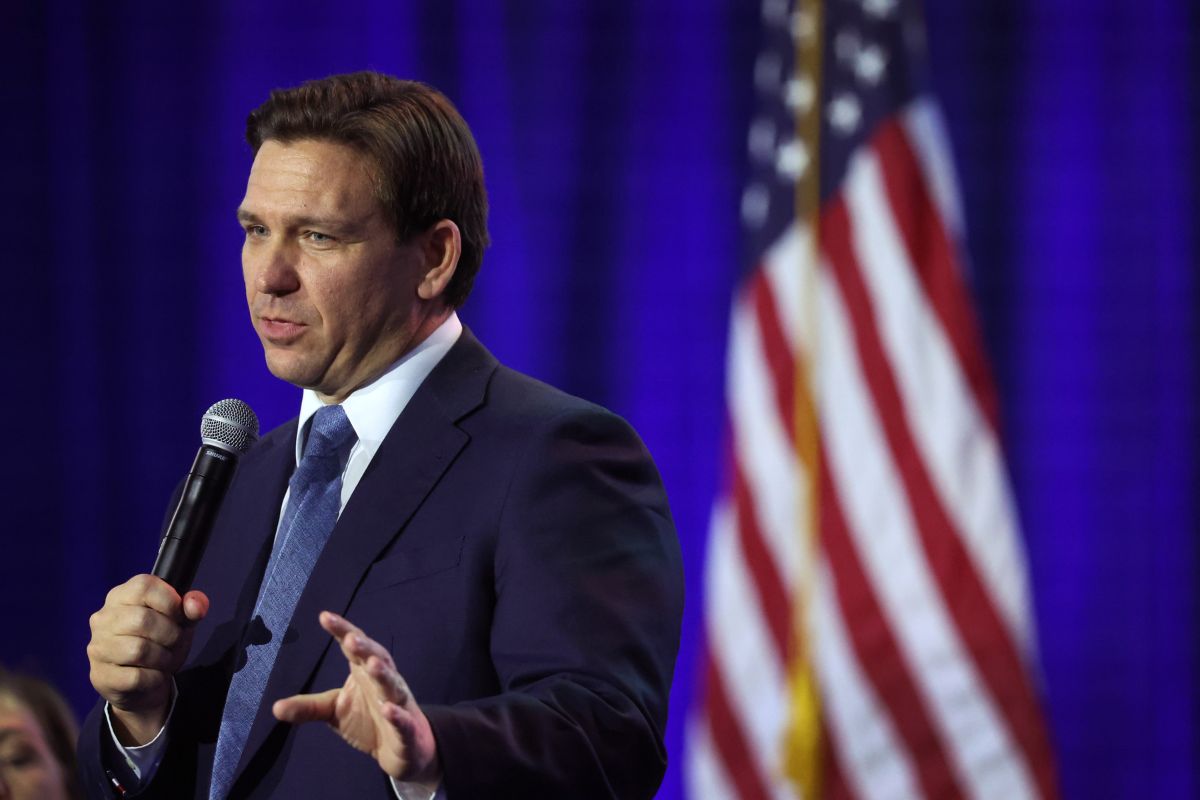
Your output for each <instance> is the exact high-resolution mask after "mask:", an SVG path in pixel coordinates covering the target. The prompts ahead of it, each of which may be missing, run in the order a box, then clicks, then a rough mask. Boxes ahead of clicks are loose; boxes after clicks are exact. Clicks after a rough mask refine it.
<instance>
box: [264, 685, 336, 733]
mask: <svg viewBox="0 0 1200 800" xmlns="http://www.w3.org/2000/svg"><path fill="white" fill-rule="evenodd" d="M339 692H341V689H330V690H328V691H325V692H321V693H320V694H297V695H292V696H291V697H285V698H284V699H282V700H276V701H275V705H273V706H271V713H273V714H274V715H275V719H277V720H280V721H281V722H290V723H292V724H293V725H298V724H299V723H301V722H318V721H323V722H330V721H332V720H333V714H334V711H333V709H334V705H335V704H336V703H337V698H338V693H339Z"/></svg>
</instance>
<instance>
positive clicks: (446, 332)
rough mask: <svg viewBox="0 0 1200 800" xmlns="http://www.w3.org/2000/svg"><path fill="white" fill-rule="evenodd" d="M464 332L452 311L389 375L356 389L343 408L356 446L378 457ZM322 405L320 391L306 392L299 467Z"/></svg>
mask: <svg viewBox="0 0 1200 800" xmlns="http://www.w3.org/2000/svg"><path fill="white" fill-rule="evenodd" d="M462 330H463V326H462V323H461V322H460V321H459V319H458V315H457V314H455V313H454V312H453V311H452V312H450V316H449V317H447V318H446V320H445V321H444V322H443V323H442V324H441V325H439V326H438V327H437V329H436V330H434V332H433V333H431V334H430V335H429V336H428V337H426V338H425V340H424V341H423V342H421V343H420V344H418V345H417V346H416V347H414V348H413V349H412V350H409V351H408V352H407V353H405V354H404V355H403V356H401V358H400V360H399V361H397V362H396V363H395V364H393V365H392V366H390V367H388V370H387V372H384V373H383V374H382V375H380V376H379V377H378V378H376V379H375V380H373V381H372V382H371V383H369V384H367V385H366V386H363V387H362V388H360V389H356V390H355V391H354V392H352V393H351V394H350V396H349V397H347V398H346V399H345V400H343V401H342V409H343V410H344V411H345V412H346V417H347V419H349V420H350V426H351V427H353V428H354V433H355V434H356V435H357V436H358V443H357V444H356V445H355V446H356V447H358V448H361V449H365V450H367V451H368V452H370V453H372V454H374V452H375V450H376V449H378V447H379V445H380V444H382V442H383V439H384V437H386V436H387V434H388V431H390V430H391V429H392V425H394V424H395V422H396V419H397V418H398V417H399V416H400V413H401V412H402V411H404V409H405V407H406V406H407V405H408V401H409V400H411V399H412V396H413V395H414V394H416V392H417V389H418V388H420V386H421V384H422V383H423V382H424V380H425V378H427V377H428V376H429V373H430V372H432V371H433V368H434V367H436V366H437V364H438V362H439V361H441V360H442V358H443V357H444V356H445V355H446V353H448V352H450V348H451V347H453V346H454V343H455V342H457V341H458V337H459V335H461V334H462ZM322 405H324V404H323V403H322V402H321V399H320V398H319V397H317V393H316V392H314V391H313V390H312V389H305V390H304V396H303V398H302V399H301V400H300V418H299V420H298V421H297V425H296V463H297V464H299V463H300V457H301V456H302V455H303V454H304V439H305V436H306V435H307V429H306V426H307V424H308V421H309V419H311V418H312V415H313V414H315V413H317V409H319V408H320V407H321V406H322Z"/></svg>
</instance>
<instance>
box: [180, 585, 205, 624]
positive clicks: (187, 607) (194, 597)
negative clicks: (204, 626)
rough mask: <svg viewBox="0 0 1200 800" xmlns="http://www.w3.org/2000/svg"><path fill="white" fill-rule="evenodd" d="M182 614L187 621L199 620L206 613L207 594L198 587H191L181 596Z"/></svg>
mask: <svg viewBox="0 0 1200 800" xmlns="http://www.w3.org/2000/svg"><path fill="white" fill-rule="evenodd" d="M183 615H184V617H186V618H187V621H188V622H192V623H195V622H199V621H200V620H202V619H204V617H205V616H207V615H208V595H206V594H205V593H204V592H202V591H200V590H199V589H192V590H191V591H190V592H188V593H187V594H185V595H184V596H183Z"/></svg>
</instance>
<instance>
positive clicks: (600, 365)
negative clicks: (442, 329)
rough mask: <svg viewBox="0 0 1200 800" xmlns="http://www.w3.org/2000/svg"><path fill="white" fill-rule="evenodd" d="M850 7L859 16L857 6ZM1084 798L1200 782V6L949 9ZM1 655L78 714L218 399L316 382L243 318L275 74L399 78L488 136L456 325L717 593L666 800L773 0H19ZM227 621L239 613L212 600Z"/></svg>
mask: <svg viewBox="0 0 1200 800" xmlns="http://www.w3.org/2000/svg"><path fill="white" fill-rule="evenodd" d="M830 1H831V2H833V1H841V0H830ZM928 16H929V40H930V48H931V51H932V61H933V68H934V80H935V83H936V85H937V88H938V89H939V91H940V94H941V99H942V101H943V107H944V109H945V112H946V116H947V119H948V122H949V127H950V132H951V135H952V139H953V143H954V148H955V154H956V156H957V160H958V166H959V172H960V177H961V184H962V193H963V199H964V203H965V207H966V212H967V219H968V227H969V233H970V236H971V239H970V243H971V251H970V256H971V263H972V281H973V285H974V287H975V290H976V297H977V300H978V304H979V310H980V317H981V321H982V323H983V326H984V332H985V336H986V340H987V343H988V346H989V349H990V353H991V356H992V360H993V364H994V366H995V369H996V373H997V378H998V382H999V385H1000V389H1001V394H1002V398H1003V401H1004V411H1005V415H1004V417H1005V418H1004V432H1005V443H1006V447H1007V450H1008V453H1009V460H1010V466H1011V471H1012V475H1013V480H1014V485H1015V489H1016V494H1017V499H1018V501H1019V504H1020V511H1021V519H1022V521H1023V524H1024V533H1025V538H1026V544H1027V549H1028V552H1029V558H1030V565H1031V572H1032V579H1033V580H1032V584H1033V588H1034V591H1035V605H1036V616H1037V621H1038V625H1039V628H1040V633H1041V661H1042V664H1043V671H1044V683H1045V691H1046V697H1047V703H1048V709H1049V717H1050V721H1051V725H1052V729H1053V735H1054V740H1055V742H1056V745H1057V748H1058V753H1059V759H1060V765H1061V774H1062V783H1063V786H1064V788H1065V790H1066V791H1065V793H1066V795H1067V796H1068V797H1077V798H1090V797H1129V798H1134V797H1138V798H1140V797H1193V796H1196V794H1197V792H1198V791H1200V785H1198V782H1197V771H1196V755H1197V748H1198V745H1200V733H1198V730H1197V722H1198V720H1200V706H1198V701H1197V689H1196V685H1195V684H1196V677H1197V675H1198V672H1200V662H1198V658H1200V656H1198V654H1197V644H1198V629H1197V621H1198V612H1200V609H1198V606H1197V576H1198V567H1200V564H1198V551H1197V543H1196V532H1197V519H1198V517H1197V508H1196V499H1195V496H1194V494H1195V489H1196V487H1197V477H1198V476H1197V452H1198V449H1200V436H1198V424H1197V411H1196V408H1197V402H1198V400H1200V397H1198V395H1197V374H1196V369H1197V359H1196V354H1195V353H1196V350H1195V343H1196V341H1197V333H1198V331H1197V312H1198V310H1200V292H1198V289H1197V280H1196V274H1195V272H1196V266H1197V246H1198V242H1197V236H1196V227H1197V220H1198V217H1197V212H1198V211H1200V205H1198V204H1197V197H1196V188H1195V187H1196V183H1197V179H1198V178H1200V174H1198V172H1197V156H1196V150H1197V148H1198V147H1200V132H1198V131H1197V120H1198V113H1200V110H1198V108H1197V99H1198V97H1200V77H1197V76H1198V75H1200V58H1198V56H1197V53H1198V52H1200V48H1198V47H1197V45H1198V44H1200V42H1198V40H1197V38H1198V37H1197V32H1198V30H1200V21H1198V20H1197V18H1196V11H1194V10H1193V4H1191V3H1189V2H1186V0H1177V1H1176V2H1154V1H1152V0H1143V2H1139V3H1132V2H1126V3H1121V2H1116V1H1115V0H1110V1H1107V2H1100V3H1095V4H1083V3H1078V2H1072V1H1071V0H1021V1H1020V2H1006V0H987V1H986V2H978V3H967V4H963V3H958V2H955V0H929V2H928ZM4 19H5V22H6V23H7V24H6V26H5V31H6V34H7V36H6V43H5V48H4V52H3V56H0V58H3V59H4V62H3V66H4V75H5V79H4V81H3V89H2V90H0V91H2V92H3V99H4V112H5V118H6V119H5V123H4V125H3V127H2V131H3V133H2V135H3V145H4V146H3V149H2V151H0V152H2V153H3V155H4V157H5V164H4V172H3V177H4V190H3V197H4V202H3V218H2V219H3V221H4V224H5V229H6V237H5V238H6V241H5V244H4V247H3V252H4V253H5V257H4V261H5V263H6V268H5V270H4V273H3V280H4V284H3V286H4V289H5V291H4V292H3V293H2V297H3V318H4V320H5V339H6V342H7V345H6V348H5V350H4V354H3V361H4V364H5V365H6V367H7V369H6V374H7V375H8V378H7V381H6V386H5V387H4V390H3V392H2V395H3V403H4V409H3V411H4V419H6V420H8V422H7V423H5V424H4V426H3V428H4V431H5V436H6V440H7V441H6V445H7V454H8V455H7V457H6V458H5V459H3V470H4V472H3V480H2V481H0V486H3V490H4V494H5V509H6V513H5V515H4V516H5V521H4V540H3V549H2V551H0V619H2V620H3V623H4V632H3V635H0V661H2V662H4V663H6V664H8V665H10V666H18V667H23V668H25V669H30V670H33V671H36V672H39V673H41V674H43V675H45V676H47V677H49V678H51V679H52V680H53V681H55V682H56V683H57V684H58V685H59V686H61V687H62V688H63V689H64V690H65V691H66V693H67V694H68V696H69V698H70V699H71V701H72V703H73V705H74V706H75V707H76V708H77V709H78V710H79V711H80V712H83V711H84V710H85V709H86V708H87V707H88V706H89V705H90V704H91V702H92V695H91V691H90V687H89V684H88V682H87V662H86V657H85V654H84V645H85V643H86V641H87V637H88V630H87V618H88V615H89V614H90V613H91V612H92V611H94V610H95V609H96V608H98V607H99V606H100V605H101V603H102V602H103V597H104V594H105V593H106V591H107V590H108V589H109V588H110V587H111V586H112V585H115V584H116V583H118V582H120V581H123V580H124V579H125V578H127V577H128V576H129V575H131V574H133V573H135V572H138V571H144V570H145V569H147V568H148V567H149V565H150V563H151V562H152V560H153V554H154V550H155V544H156V535H157V531H158V529H159V525H160V522H161V518H162V515H163V513H164V511H165V501H166V498H167V495H168V493H169V491H170V489H171V488H172V486H173V485H174V483H175V482H176V481H177V480H178V479H179V478H180V477H181V476H182V474H183V471H184V470H185V469H186V467H187V465H188V463H189V462H190V459H191V457H192V455H193V454H194V452H195V448H196V446H197V426H198V421H199V417H200V415H201V413H202V412H203V410H204V409H205V408H206V407H207V406H208V405H209V404H210V403H211V402H213V401H215V400H217V399H219V398H222V397H225V396H237V397H242V398H244V399H245V400H246V401H248V402H249V403H250V404H251V405H252V406H253V407H254V408H255V409H256V410H257V411H258V412H259V415H260V416H261V417H262V419H263V422H264V424H265V425H267V426H271V425H275V424H277V423H280V422H282V421H284V420H285V419H287V418H289V417H290V416H292V415H293V414H294V413H295V410H296V407H297V392H296V391H295V390H293V389H290V388H289V387H286V386H284V385H282V384H279V383H278V382H276V381H275V380H274V379H272V378H271V377H270V376H269V374H268V373H267V372H266V370H265V368H264V367H263V365H262V361H261V353H260V351H259V347H258V344H257V341H256V339H255V337H254V336H253V334H252V332H251V329H250V326H249V324H248V323H247V321H246V319H245V316H246V315H245V312H244V309H243V301H242V299H241V296H242V295H241V292H242V289H241V278H240V270H239V264H238V252H239V240H240V231H239V230H238V227H237V225H236V224H235V222H234V217H233V210H234V208H235V207H236V205H237V203H238V201H239V199H240V198H241V193H242V190H243V187H244V180H245V174H246V171H247V169H248V166H249V163H250V155H249V151H248V149H247V146H246V145H245V144H244V142H243V140H242V130H243V124H244V119H245V115H246V113H247V111H248V110H249V109H251V108H252V107H254V106H255V105H257V104H258V103H259V102H260V101H261V100H262V99H263V98H264V97H265V95H266V93H267V92H268V90H270V89H271V88H274V87H277V86H285V85H292V84H295V83H297V82H299V81H301V80H304V79H307V78H311V77H318V76H322V75H326V74H329V73H334V72H341V71H349V70H356V69H361V68H373V69H380V70H384V71H388V72H393V73H396V74H399V75H404V76H410V77H416V78H420V79H423V80H427V81H429V82H431V83H433V84H435V85H437V86H439V87H440V88H442V89H443V90H445V91H446V92H447V93H448V94H449V95H450V96H451V97H452V98H453V99H454V100H455V101H456V103H457V104H458V105H459V107H460V109H461V110H462V112H463V113H464V115H465V116H466V118H467V119H468V121H469V122H470V123H471V125H472V127H473V128H474V131H475V134H476V136H477V138H478V141H479V144H480V147H481V149H482V151H483V156H484V162H485V167H486V169H487V174H488V183H489V188H490V192H491V201H492V208H493V213H492V218H491V229H492V234H493V240H494V245H493V247H492V248H491V250H490V251H489V252H488V254H487V257H486V259H485V264H484V269H483V273H482V275H481V277H480V280H479V283H478V288H477V289H476V292H475V295H474V296H473V297H472V299H471V301H470V302H469V303H468V305H467V306H466V308H465V310H464V312H463V317H464V318H465V320H466V321H467V323H468V324H469V325H471V326H472V327H473V328H474V329H475V330H476V332H477V333H478V334H479V335H480V337H481V338H482V339H483V340H484V341H485V342H486V343H488V345H489V346H490V347H491V348H492V349H493V351H494V352H495V353H496V354H497V355H498V356H499V357H500V358H501V359H502V360H505V361H507V362H508V363H509V364H510V365H512V366H514V367H517V368H519V369H522V370H525V371H527V372H530V373H532V374H534V375H536V376H538V377H540V378H543V379H545V380H548V381H550V382H552V383H555V384H557V385H559V386H562V387H563V388H566V389H567V390H569V391H572V392H574V393H576V394H580V395H583V396H585V397H588V398H590V399H592V400H595V401H597V402H600V403H602V404H605V405H607V406H609V407H611V408H613V409H615V410H616V411H618V412H619V413H621V414H623V415H625V416H626V417H628V418H629V419H630V420H631V421H632V422H633V423H634V425H635V426H636V427H637V428H638V429H639V430H640V431H641V433H642V435H643V436H644V438H645V439H646V441H647V443H648V444H649V446H650V448H651V450H652V451H653V452H654V453H655V455H656V457H657V460H658V463H659V466H660V468H661V469H662V472H663V474H664V477H665V480H666V483H667V487H668V491H669V492H670V495H671V498H672V504H673V507H674V510H675V515H676V521H677V523H678V527H679V532H680V537H681V539H682V542H683V547H684V555H685V560H686V568H687V579H688V582H689V595H688V611H687V618H686V622H685V632H684V642H683V651H682V653H681V657H680V661H679V667H678V670H677V679H676V687H675V695H674V698H673V704H672V718H671V727H670V731H669V742H668V744H669V747H670V752H671V757H672V767H671V771H670V773H669V774H668V778H667V782H666V784H665V785H664V788H663V791H662V793H661V796H662V797H664V798H679V797H682V796H683V790H682V787H681V780H680V774H679V767H680V764H681V763H682V752H683V748H682V731H683V726H682V723H683V720H684V718H685V708H686V705H687V703H688V701H689V699H690V698H691V697H692V695H693V694H694V692H695V676H696V670H695V659H696V644H697V640H698V637H699V635H700V630H701V626H700V618H699V613H698V612H699V610H700V608H701V600H702V597H701V590H702V581H701V568H702V563H703V557H704V549H705V533H706V526H707V514H708V506H709V502H710V500H711V498H712V495H713V492H714V487H715V482H716V477H717V475H718V453H719V448H720V435H721V430H722V425H723V415H724V410H723V408H722V382H723V376H722V371H723V370H722V367H723V363H724V347H725V329H726V317H727V307H728V301H729V297H730V293H731V291H732V288H733V283H734V280H735V276H736V275H737V273H738V262H739V258H740V250H739V243H738V205H739V198H740V191H741V182H742V176H743V155H744V151H745V131H746V126H747V122H748V119H749V114H750V110H751V109H750V100H751V77H752V64H753V58H754V50H755V47H756V45H757V37H758V20H759V10H758V8H757V4H756V3H746V2H737V0H720V1H718V0H711V1H710V2H697V1H696V0H655V1H654V2H650V1H648V0H586V1H585V2H562V1H561V0H522V1H520V2H518V1H516V0H509V1H508V2H489V1H488V0H413V1H411V2H405V3H398V2H390V1H386V0H380V1H378V2H370V1H369V0H342V1H341V2H339V3H337V4H330V3H314V2H283V1H282V0H272V1H271V2H246V0H240V1H239V2H234V0H220V2H206V3H194V4H192V3H180V4H164V3H159V2H129V1H127V0H115V1H114V2H106V3H85V2H80V1H78V0H50V1H48V2H44V3H28V2H27V3H23V4H22V3H10V4H7V5H6V10H5V11H4ZM215 602H220V599H219V598H215Z"/></svg>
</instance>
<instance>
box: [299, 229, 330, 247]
mask: <svg viewBox="0 0 1200 800" xmlns="http://www.w3.org/2000/svg"><path fill="white" fill-rule="evenodd" d="M305 237H306V238H307V239H308V240H309V241H310V242H313V243H315V244H329V243H330V242H332V241H333V237H332V236H330V235H329V234H326V233H321V232H320V231H309V232H308V233H306V234H305Z"/></svg>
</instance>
